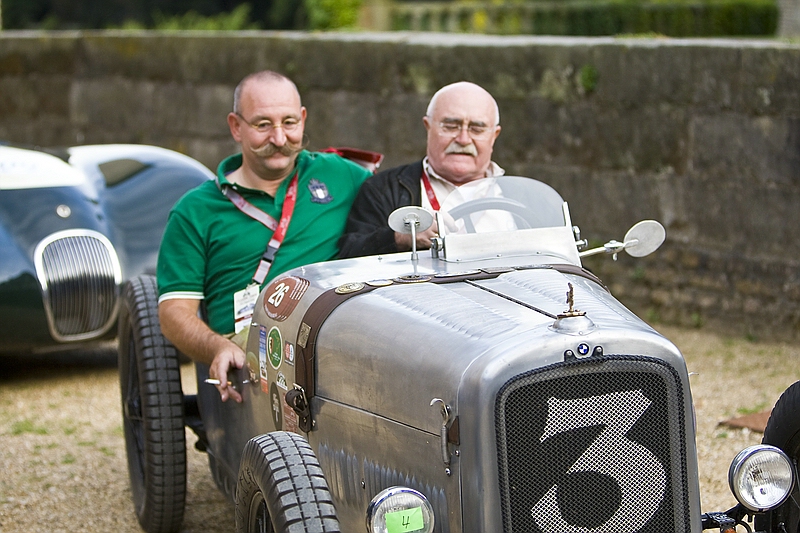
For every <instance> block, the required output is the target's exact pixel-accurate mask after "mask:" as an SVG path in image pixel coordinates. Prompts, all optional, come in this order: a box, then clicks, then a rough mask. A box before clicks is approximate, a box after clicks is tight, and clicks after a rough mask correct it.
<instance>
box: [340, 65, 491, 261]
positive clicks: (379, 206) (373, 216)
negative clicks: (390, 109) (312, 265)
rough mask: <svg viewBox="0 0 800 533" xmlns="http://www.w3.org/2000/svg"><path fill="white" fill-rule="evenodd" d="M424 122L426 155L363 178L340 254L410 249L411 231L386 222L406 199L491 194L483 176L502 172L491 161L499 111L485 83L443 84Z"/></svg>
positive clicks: (440, 205)
mask: <svg viewBox="0 0 800 533" xmlns="http://www.w3.org/2000/svg"><path fill="white" fill-rule="evenodd" d="M422 123H423V124H424V125H425V129H426V130H427V133H428V145H427V155H426V157H425V158H424V159H423V160H422V161H417V162H415V163H411V164H408V165H402V166H399V167H395V168H391V169H388V170H385V171H383V172H380V173H378V174H376V175H375V176H373V177H372V178H370V179H368V180H367V181H366V182H364V185H363V186H362V187H361V190H360V191H359V194H358V196H357V197H356V200H355V202H354V203H353V206H352V208H351V210H350V215H349V216H348V219H347V228H346V230H345V234H344V235H343V236H342V238H341V239H340V241H339V248H340V253H339V256H340V257H357V256H363V255H374V254H384V253H393V252H401V251H405V250H410V249H411V236H410V235H408V234H402V233H396V232H395V231H393V230H392V229H391V228H390V227H389V226H388V224H387V219H388V217H389V214H390V213H391V212H392V211H394V210H395V209H397V208H398V207H403V206H407V205H416V206H421V207H424V208H426V209H428V210H430V211H447V210H448V209H450V208H452V207H455V206H457V205H459V204H460V203H462V202H465V201H468V200H471V199H474V198H479V197H484V196H487V195H489V194H488V191H487V190H485V189H486V188H487V187H488V184H487V185H486V186H484V184H483V183H480V180H481V178H486V177H494V176H500V175H502V174H503V173H504V171H503V169H502V168H500V167H499V166H498V165H497V164H496V163H494V162H493V161H492V149H493V147H494V142H495V140H496V139H497V136H498V135H499V134H500V111H499V109H498V107H497V102H496V101H495V99H494V98H493V97H492V95H491V94H489V93H488V92H487V91H486V90H485V89H483V88H482V87H480V86H478V85H476V84H474V83H470V82H466V81H461V82H458V83H453V84H450V85H446V86H445V87H442V88H441V89H439V91H437V92H436V94H434V95H433V98H431V101H430V104H429V105H428V110H427V114H426V115H425V116H424V117H422ZM437 231H438V228H437V227H436V226H435V224H434V226H432V227H431V228H429V229H428V230H426V231H424V232H420V233H418V234H417V247H418V248H430V246H431V238H432V237H434V236H435V235H436V233H437Z"/></svg>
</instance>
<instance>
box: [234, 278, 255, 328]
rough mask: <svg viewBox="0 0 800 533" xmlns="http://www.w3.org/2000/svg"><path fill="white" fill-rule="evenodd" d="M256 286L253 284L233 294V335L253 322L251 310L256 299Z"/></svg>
mask: <svg viewBox="0 0 800 533" xmlns="http://www.w3.org/2000/svg"><path fill="white" fill-rule="evenodd" d="M258 292H259V290H258V285H256V284H255V283H253V284H251V285H248V286H247V288H245V289H242V290H240V291H236V292H235V293H233V324H234V326H233V327H234V333H239V332H240V331H242V330H243V329H244V328H246V327H247V326H249V325H250V323H251V322H252V321H253V310H254V309H255V308H256V300H257V299H258Z"/></svg>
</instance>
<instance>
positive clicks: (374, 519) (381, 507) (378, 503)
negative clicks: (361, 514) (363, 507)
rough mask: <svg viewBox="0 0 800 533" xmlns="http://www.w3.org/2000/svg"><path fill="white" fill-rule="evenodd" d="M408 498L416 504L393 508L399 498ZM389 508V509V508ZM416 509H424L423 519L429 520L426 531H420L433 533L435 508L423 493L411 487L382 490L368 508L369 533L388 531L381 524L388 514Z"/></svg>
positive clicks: (367, 522) (367, 523)
mask: <svg viewBox="0 0 800 533" xmlns="http://www.w3.org/2000/svg"><path fill="white" fill-rule="evenodd" d="M398 496H400V497H407V498H409V501H411V502H414V503H412V504H410V505H408V506H404V507H401V508H399V509H398V508H397V507H396V506H392V502H393V501H396V500H397V497H398ZM387 507H388V508H387ZM415 507H421V508H422V514H423V517H424V518H426V519H427V523H426V524H425V525H426V526H427V527H426V528H425V529H422V530H419V531H421V532H422V533H432V532H433V527H434V516H433V506H432V505H431V503H430V502H429V501H428V498H427V497H425V495H424V494H422V493H421V492H419V491H417V490H414V489H412V488H409V487H403V486H394V487H389V488H387V489H384V490H382V491H381V492H379V493H378V494H377V495H375V497H374V498H372V500H371V501H370V502H369V505H368V506H367V516H366V525H367V532H368V533H381V532H386V531H388V529H387V527H386V525H385V523H384V525H383V526H381V524H380V523H379V522H380V521H381V519H383V518H384V517H385V515H386V514H387V512H390V511H389V509H391V510H392V511H398V510H403V509H408V510H410V509H414V508H415Z"/></svg>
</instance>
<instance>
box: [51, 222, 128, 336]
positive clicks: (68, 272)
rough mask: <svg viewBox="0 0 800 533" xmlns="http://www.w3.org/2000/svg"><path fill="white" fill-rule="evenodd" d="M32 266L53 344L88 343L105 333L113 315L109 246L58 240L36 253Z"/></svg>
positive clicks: (87, 239) (79, 238)
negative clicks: (35, 273) (35, 270)
mask: <svg viewBox="0 0 800 533" xmlns="http://www.w3.org/2000/svg"><path fill="white" fill-rule="evenodd" d="M37 267H38V269H39V278H40V280H41V281H42V283H43V286H44V303H45V307H46V311H47V316H48V320H49V322H50V329H51V333H52V334H53V336H54V337H56V339H57V340H80V339H87V338H92V337H96V336H99V335H102V334H103V333H105V332H106V331H107V330H108V329H109V327H110V326H111V324H112V323H113V321H114V318H115V316H116V310H117V297H118V285H117V284H118V282H119V262H118V260H117V257H116V253H115V252H114V249H113V247H112V246H111V244H110V243H108V241H106V240H104V239H100V238H98V237H95V236H93V235H85V234H80V235H65V236H63V237H57V238H55V239H53V240H52V241H50V242H49V243H48V244H46V245H45V246H44V247H43V248H41V251H40V255H39V261H38V262H37Z"/></svg>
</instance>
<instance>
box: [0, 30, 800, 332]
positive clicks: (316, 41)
mask: <svg viewBox="0 0 800 533" xmlns="http://www.w3.org/2000/svg"><path fill="white" fill-rule="evenodd" d="M264 68H269V69H276V70H280V71H282V72H284V73H286V74H288V75H289V76H291V77H292V78H293V79H294V80H295V81H296V82H297V84H298V86H299V88H300V91H301V94H302V95H303V98H304V103H305V105H306V106H307V107H308V109H309V122H308V126H307V132H308V134H309V138H310V141H311V144H310V146H311V147H312V148H322V147H325V146H329V145H339V146H347V145H352V146H359V147H362V148H367V149H372V150H378V151H382V152H384V153H385V154H386V156H387V160H386V163H385V165H386V166H390V165H395V164H399V163H403V162H407V161H410V160H413V159H417V158H419V157H421V156H422V155H423V154H424V150H425V140H424V130H423V127H422V123H421V116H422V115H423V113H424V111H425V107H426V105H427V102H428V100H429V98H430V96H431V95H432V93H433V92H434V91H435V90H436V89H437V88H439V87H440V86H442V85H444V84H446V83H450V82H453V81H457V80H461V79H467V80H471V81H474V82H476V83H479V84H481V85H483V86H484V87H486V88H487V89H488V90H490V91H491V92H492V93H493V94H494V95H495V96H496V98H497V100H498V103H499V106H500V110H501V116H502V125H503V131H502V134H501V135H500V138H499V140H498V143H497V146H496V151H495V155H496V157H495V159H496V160H497V161H498V162H499V163H500V164H501V165H502V166H504V167H505V168H506V169H507V170H508V172H509V173H511V174H519V175H528V176H533V177H537V178H539V179H542V180H543V181H546V182H548V183H550V184H552V185H553V186H554V187H556V189H558V190H559V191H560V192H561V193H562V195H563V196H564V197H565V199H567V200H568V201H569V202H570V205H571V209H572V217H573V221H574V222H575V223H576V224H578V225H579V226H580V227H581V228H582V230H583V234H584V236H585V237H588V238H589V239H591V240H592V242H594V243H601V242H604V241H606V240H608V239H611V238H617V239H620V238H622V236H623V234H624V232H625V230H626V229H627V228H628V227H629V226H630V225H631V224H633V223H634V222H636V221H637V220H639V219H643V218H655V219H658V220H660V221H662V222H663V223H664V225H665V226H666V228H667V242H666V243H665V245H664V246H663V247H662V249H661V250H660V251H658V252H656V253H655V254H654V255H653V256H650V257H648V258H645V259H638V260H634V259H632V258H629V257H622V256H621V257H620V260H619V261H618V262H616V263H615V262H613V261H611V259H610V258H608V257H602V258H591V260H590V261H587V264H588V265H589V266H590V267H591V268H592V269H593V270H595V272H597V273H599V274H601V276H602V277H603V279H604V280H605V281H606V282H607V283H608V284H609V286H610V288H611V289H612V292H613V293H614V294H615V295H616V296H617V297H618V298H619V299H620V300H622V301H623V302H625V303H626V304H627V305H629V306H630V307H631V308H633V309H634V310H635V311H636V312H638V313H639V314H640V315H641V316H643V317H644V318H646V319H648V320H651V321H653V322H657V321H659V320H660V321H665V322H672V323H681V324H687V325H695V326H706V327H712V328H715V329H718V330H722V331H728V332H731V333H734V334H736V335H746V336H752V337H758V338H770V337H780V338H784V339H796V338H800V268H799V267H800V234H799V233H798V231H797V229H798V218H799V217H798V210H800V89H799V88H800V45H797V44H787V43H781V42H776V41H756V40H742V41H736V40H671V39H615V38H597V39H588V38H548V37H492V36H478V35H441V34H408V33H388V34H359V33H352V34H346V33H342V34H325V33H313V34H305V33H267V32H244V33H235V34H212V33H181V34H175V33H151V32H143V33H113V32H85V33H55V34H53V33H20V32H3V33H1V34H0V139H5V140H8V141H13V142H17V143H31V144H39V145H43V146H58V145H70V144H77V143H81V144H85V143H110V142H133V143H148V144H155V145H161V146H165V147H168V148H173V149H177V150H180V151H182V152H185V153H188V154H189V155H191V156H193V157H195V158H197V159H199V160H200V161H202V162H203V163H205V164H206V165H208V166H209V167H212V168H214V167H215V166H216V164H217V162H218V161H219V160H220V159H221V158H222V157H223V156H225V155H227V154H228V153H230V152H232V151H233V150H235V145H234V144H233V143H232V141H231V140H230V138H229V134H228V131H227V126H226V122H225V115H226V114H227V112H228V110H229V109H230V107H231V100H232V92H233V87H234V86H235V84H236V83H237V82H238V80H239V79H241V78H242V77H243V76H244V75H245V74H247V73H249V72H251V71H254V70H257V69H264Z"/></svg>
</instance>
